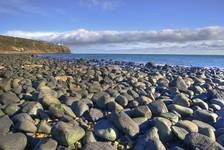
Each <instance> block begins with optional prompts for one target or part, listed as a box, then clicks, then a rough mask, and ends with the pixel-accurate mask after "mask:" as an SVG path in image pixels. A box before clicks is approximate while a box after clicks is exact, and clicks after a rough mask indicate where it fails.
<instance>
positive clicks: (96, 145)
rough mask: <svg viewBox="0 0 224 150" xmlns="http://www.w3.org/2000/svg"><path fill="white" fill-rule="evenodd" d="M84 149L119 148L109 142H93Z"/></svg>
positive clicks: (103, 149)
mask: <svg viewBox="0 0 224 150" xmlns="http://www.w3.org/2000/svg"><path fill="white" fill-rule="evenodd" d="M83 150H117V149H116V148H115V147H114V146H112V145H111V144H110V143H109V142H93V143H88V144H86V145H85V146H84V148H83Z"/></svg>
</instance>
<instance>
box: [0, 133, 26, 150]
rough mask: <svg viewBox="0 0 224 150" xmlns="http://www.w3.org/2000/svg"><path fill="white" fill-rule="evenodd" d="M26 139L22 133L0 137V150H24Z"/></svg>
mask: <svg viewBox="0 0 224 150" xmlns="http://www.w3.org/2000/svg"><path fill="white" fill-rule="evenodd" d="M26 144H27V138H26V136H25V135H24V134H22V133H13V134H7V135H3V136H0V149H2V150H24V149H25V147H26Z"/></svg>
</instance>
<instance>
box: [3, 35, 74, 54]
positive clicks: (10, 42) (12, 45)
mask: <svg viewBox="0 0 224 150" xmlns="http://www.w3.org/2000/svg"><path fill="white" fill-rule="evenodd" d="M0 53H3V54H9V53H70V49H69V48H68V47H66V46H62V45H57V44H53V43H48V42H45V41H37V40H31V39H24V38H17V37H10V36H2V35H0Z"/></svg>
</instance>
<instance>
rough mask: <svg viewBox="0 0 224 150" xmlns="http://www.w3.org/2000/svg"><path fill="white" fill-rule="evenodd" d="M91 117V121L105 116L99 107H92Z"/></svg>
mask: <svg viewBox="0 0 224 150" xmlns="http://www.w3.org/2000/svg"><path fill="white" fill-rule="evenodd" d="M89 117H90V120H91V121H97V120H99V119H100V118H102V117H103V113H102V112H101V110H99V109H96V108H91V109H90V111H89Z"/></svg>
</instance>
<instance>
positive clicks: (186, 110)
mask: <svg viewBox="0 0 224 150" xmlns="http://www.w3.org/2000/svg"><path fill="white" fill-rule="evenodd" d="M168 109H169V110H170V111H171V112H172V111H176V112H177V113H179V114H180V115H181V116H192V115H193V110H192V109H191V108H188V107H184V106H181V105H176V104H171V105H169V106H168Z"/></svg>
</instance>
